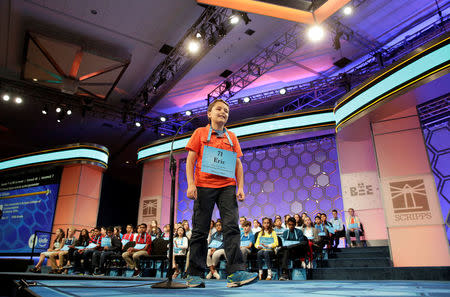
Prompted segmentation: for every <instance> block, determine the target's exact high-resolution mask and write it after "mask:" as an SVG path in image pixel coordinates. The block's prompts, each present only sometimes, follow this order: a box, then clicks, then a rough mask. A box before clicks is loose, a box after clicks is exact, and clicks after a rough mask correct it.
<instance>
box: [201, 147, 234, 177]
mask: <svg viewBox="0 0 450 297" xmlns="http://www.w3.org/2000/svg"><path fill="white" fill-rule="evenodd" d="M236 160H237V153H235V152H232V151H227V150H223V149H219V148H216V147H212V146H207V145H205V146H204V147H203V157H202V168H201V171H202V172H205V173H210V174H215V175H219V176H224V177H230V178H235V176H236Z"/></svg>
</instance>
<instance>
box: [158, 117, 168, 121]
mask: <svg viewBox="0 0 450 297" xmlns="http://www.w3.org/2000/svg"><path fill="white" fill-rule="evenodd" d="M159 120H160V121H161V122H165V121H167V119H166V117H160V118H159Z"/></svg>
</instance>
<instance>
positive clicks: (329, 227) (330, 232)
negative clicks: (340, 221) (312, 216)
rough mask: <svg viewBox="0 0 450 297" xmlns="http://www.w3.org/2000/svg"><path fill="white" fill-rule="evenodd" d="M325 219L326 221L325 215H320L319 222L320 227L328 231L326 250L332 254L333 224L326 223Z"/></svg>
mask: <svg viewBox="0 0 450 297" xmlns="http://www.w3.org/2000/svg"><path fill="white" fill-rule="evenodd" d="M327 219H328V217H327V215H326V214H325V213H322V214H321V215H320V220H321V221H322V225H323V226H324V228H326V229H327V230H328V238H327V245H328V250H329V251H330V252H332V251H333V241H334V227H333V224H331V223H330V222H328V220H327Z"/></svg>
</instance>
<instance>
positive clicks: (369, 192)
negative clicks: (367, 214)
mask: <svg viewBox="0 0 450 297" xmlns="http://www.w3.org/2000/svg"><path fill="white" fill-rule="evenodd" d="M341 184H342V200H343V202H344V208H345V209H346V210H347V209H349V208H353V209H356V210H362V209H374V208H383V205H382V202H381V195H380V187H379V181H378V173H377V172H376V171H368V172H355V173H346V174H342V175H341Z"/></svg>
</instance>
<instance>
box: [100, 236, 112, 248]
mask: <svg viewBox="0 0 450 297" xmlns="http://www.w3.org/2000/svg"><path fill="white" fill-rule="evenodd" d="M101 246H102V247H105V246H107V247H111V238H109V237H103V238H102V243H101Z"/></svg>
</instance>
